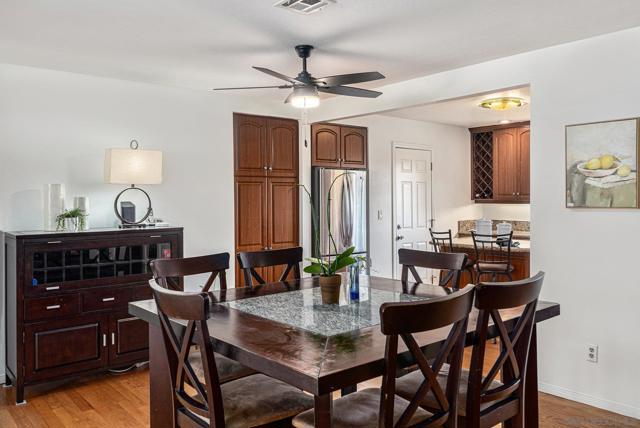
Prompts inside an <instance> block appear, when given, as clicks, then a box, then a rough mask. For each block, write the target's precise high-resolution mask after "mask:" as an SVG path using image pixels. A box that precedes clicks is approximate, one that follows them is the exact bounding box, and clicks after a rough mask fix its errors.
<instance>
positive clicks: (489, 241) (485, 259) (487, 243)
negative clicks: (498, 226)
mask: <svg viewBox="0 0 640 428" xmlns="http://www.w3.org/2000/svg"><path fill="white" fill-rule="evenodd" d="M471 237H472V238H473V247H474V249H475V252H476V263H488V264H504V263H506V264H510V263H511V245H512V244H513V232H509V233H504V234H499V235H483V234H480V233H475V232H474V231H471Z"/></svg>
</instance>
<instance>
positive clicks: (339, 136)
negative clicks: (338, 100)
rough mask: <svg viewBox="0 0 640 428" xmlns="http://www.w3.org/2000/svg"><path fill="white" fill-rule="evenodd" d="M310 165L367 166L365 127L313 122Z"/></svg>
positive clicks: (362, 167)
mask: <svg viewBox="0 0 640 428" xmlns="http://www.w3.org/2000/svg"><path fill="white" fill-rule="evenodd" d="M311 165H312V166H320V167H325V168H351V169H366V168H367V128H363V127H359V126H345V125H334V124H329V123H314V124H313V125H311Z"/></svg>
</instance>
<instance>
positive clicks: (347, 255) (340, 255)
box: [337, 247, 356, 259]
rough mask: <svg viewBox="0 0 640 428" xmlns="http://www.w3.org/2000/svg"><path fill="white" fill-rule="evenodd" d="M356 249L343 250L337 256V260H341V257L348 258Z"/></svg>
mask: <svg viewBox="0 0 640 428" xmlns="http://www.w3.org/2000/svg"><path fill="white" fill-rule="evenodd" d="M355 249H356V247H349V248H347V249H346V250H344V251H343V252H342V253H340V254H338V256H337V257H338V258H339V259H341V258H343V257H349V256H350V255H351V254H353V252H354V251H355Z"/></svg>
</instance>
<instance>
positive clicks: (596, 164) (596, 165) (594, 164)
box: [585, 158, 602, 169]
mask: <svg viewBox="0 0 640 428" xmlns="http://www.w3.org/2000/svg"><path fill="white" fill-rule="evenodd" d="M601 166H602V163H600V159H599V158H593V159H590V160H589V162H587V164H586V165H585V168H587V169H600V167H601Z"/></svg>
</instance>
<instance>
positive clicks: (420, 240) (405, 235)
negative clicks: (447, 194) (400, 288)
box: [393, 147, 433, 282]
mask: <svg viewBox="0 0 640 428" xmlns="http://www.w3.org/2000/svg"><path fill="white" fill-rule="evenodd" d="M393 158H394V187H395V189H394V190H395V191H394V193H393V199H394V201H393V205H394V207H395V211H394V214H395V216H394V225H393V227H394V231H393V242H394V248H393V258H394V263H393V266H394V277H395V278H400V276H401V273H402V266H400V265H399V263H398V249H400V248H413V249H416V250H427V244H428V243H429V238H428V236H429V226H430V224H431V220H432V214H431V165H432V164H431V151H429V150H419V149H412V148H402V147H394V150H393ZM418 273H419V274H420V276H421V278H422V280H423V281H424V282H433V281H432V278H431V275H432V272H428V271H427V270H426V269H418Z"/></svg>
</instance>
